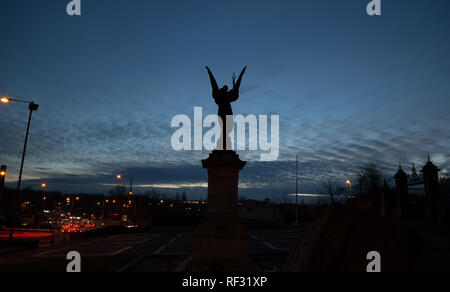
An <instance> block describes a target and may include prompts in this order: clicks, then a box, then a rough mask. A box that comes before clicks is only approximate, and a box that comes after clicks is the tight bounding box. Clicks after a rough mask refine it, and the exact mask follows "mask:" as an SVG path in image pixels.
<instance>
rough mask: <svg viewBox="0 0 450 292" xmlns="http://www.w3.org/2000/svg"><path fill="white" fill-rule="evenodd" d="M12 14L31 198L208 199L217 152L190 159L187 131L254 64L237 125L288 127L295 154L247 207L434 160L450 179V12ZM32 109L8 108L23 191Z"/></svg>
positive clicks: (390, 6) (9, 70)
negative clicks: (129, 183)
mask: <svg viewBox="0 0 450 292" xmlns="http://www.w3.org/2000/svg"><path fill="white" fill-rule="evenodd" d="M68 2H70V1H68V0H67V1H63V0H59V1H52V0H40V1H35V0H27V1H24V0H1V2H0V19H1V25H0V95H1V96H4V95H5V96H8V97H11V98H17V99H25V100H33V101H34V102H36V103H38V104H39V105H40V108H39V110H38V111H37V112H35V113H33V120H32V124H31V132H30V139H29V145H28V147H29V148H28V152H27V157H26V161H25V168H24V182H23V187H27V186H31V187H34V188H36V189H38V188H39V186H38V185H39V183H40V182H43V181H45V182H46V183H47V184H48V189H49V190H59V191H64V192H91V193H100V192H104V193H107V192H108V190H109V189H111V188H112V187H113V186H114V185H116V184H117V180H116V179H115V174H116V173H119V172H120V173H124V174H125V175H129V176H133V178H134V183H135V191H136V192H138V193H139V192H143V191H146V190H151V189H155V188H156V189H160V190H162V191H166V192H167V194H169V195H170V194H173V193H174V192H176V191H177V190H179V191H183V190H185V191H186V192H187V194H188V196H189V195H191V196H192V197H193V198H200V197H203V198H206V186H207V185H206V183H207V172H206V170H205V169H203V168H202V166H201V159H204V158H206V157H207V156H208V153H209V152H208V151H206V150H204V151H181V152H178V151H175V150H173V149H172V147H171V143H170V141H171V137H172V134H173V132H174V131H175V130H176V129H175V128H171V126H170V124H171V120H172V118H173V117H174V116H175V115H177V114H186V115H188V116H190V117H193V112H194V107H195V106H201V107H203V114H204V115H207V114H214V113H216V112H217V106H216V104H215V103H214V101H213V99H212V97H211V86H210V83H209V79H208V75H207V73H206V71H205V68H204V66H206V65H207V66H209V67H210V68H211V69H212V71H213V72H214V74H215V75H216V78H217V80H218V83H219V85H223V84H228V85H230V83H231V76H232V73H233V72H236V73H238V72H239V71H240V70H241V69H242V67H243V66H245V65H247V66H248V69H247V72H246V75H245V76H244V79H243V83H242V87H241V94H240V99H239V100H238V101H237V102H235V103H233V104H232V105H233V111H234V113H235V114H244V115H246V114H255V115H275V114H276V115H279V117H280V156H279V158H278V160H277V161H274V162H260V161H259V152H250V151H240V152H239V153H238V154H240V157H241V159H243V160H246V161H247V166H246V167H245V169H244V170H243V171H242V172H241V176H240V190H239V192H240V194H245V195H246V196H247V197H253V198H257V199H264V198H266V197H269V198H274V199H275V198H278V197H280V196H283V195H286V194H292V193H294V192H295V178H294V177H295V156H296V154H299V155H300V181H299V183H300V192H301V193H321V192H322V191H323V190H322V184H321V182H323V181H326V180H328V179H332V180H333V181H335V182H336V183H342V184H344V182H345V179H346V178H355V173H356V172H357V171H358V170H359V168H360V167H361V166H363V165H365V164H367V163H376V164H377V165H378V166H379V168H380V169H382V170H383V172H384V173H385V175H386V177H392V176H393V174H394V173H395V171H396V168H397V167H398V164H399V162H401V163H402V165H403V166H404V169H405V170H406V171H407V172H409V171H410V166H411V164H412V163H416V165H417V167H418V168H419V167H422V166H423V164H424V162H425V161H426V157H427V153H430V154H431V159H432V160H433V162H434V163H435V164H436V165H438V166H439V168H441V169H442V170H441V172H440V174H441V175H448V171H450V129H449V125H450V115H449V108H450V55H449V52H450V31H449V28H450V17H449V15H448V13H450V1H448V0H442V1H440V0H432V1H424V0H420V1H419V0H414V1H413V0H389V1H386V0H383V1H382V13H383V15H382V16H374V17H370V16H368V15H367V14H366V5H367V4H368V3H369V2H370V1H369V0H345V1H335V0H326V1H325V0H309V1H299V0H295V1H294V0H293V1H287V0H283V1H267V0H257V1H256V0H227V1H223V0H213V1H211V0H208V1H206V0H205V1H200V0H188V1H181V0H177V1H174V0H169V1H167V0H165V1H149V0H133V1H120V0H108V1H107V0H82V16H68V15H67V14H66V5H67V3H68ZM27 117H28V110H27V107H26V105H24V104H20V103H10V104H0V118H1V123H0V150H1V151H0V164H6V165H7V166H8V176H7V183H6V185H7V186H9V187H14V186H15V185H16V181H17V178H18V172H19V167H20V159H21V153H22V149H23V141H24V136H25V129H26V122H27Z"/></svg>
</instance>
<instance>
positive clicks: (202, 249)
mask: <svg viewBox="0 0 450 292" xmlns="http://www.w3.org/2000/svg"><path fill="white" fill-rule="evenodd" d="M202 164H203V168H206V169H207V170H208V208H207V211H206V214H205V217H204V219H203V221H202V223H201V224H200V226H199V227H198V229H197V231H196V233H195V247H194V254H193V255H192V256H191V258H190V259H189V261H188V263H187V265H186V269H187V270H188V271H224V272H232V271H249V270H250V264H249V260H248V235H247V232H246V230H245V227H244V226H243V225H242V224H241V223H240V222H239V218H238V216H237V201H238V179H239V171H240V170H241V169H243V168H244V166H245V161H242V160H240V159H239V155H237V154H236V152H234V151H217V150H216V151H213V152H212V153H211V154H210V155H209V158H208V159H205V160H202Z"/></svg>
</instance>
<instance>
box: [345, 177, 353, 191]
mask: <svg viewBox="0 0 450 292" xmlns="http://www.w3.org/2000/svg"><path fill="white" fill-rule="evenodd" d="M345 183H346V184H348V185H349V186H350V194H352V181H351V180H349V179H347V180H346V181H345Z"/></svg>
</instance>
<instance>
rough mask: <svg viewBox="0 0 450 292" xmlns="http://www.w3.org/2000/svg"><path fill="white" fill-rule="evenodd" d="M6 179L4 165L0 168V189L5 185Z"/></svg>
mask: <svg viewBox="0 0 450 292" xmlns="http://www.w3.org/2000/svg"><path fill="white" fill-rule="evenodd" d="M5 178H6V165H2V166H1V168H0V189H2V188H3V186H4V185H5Z"/></svg>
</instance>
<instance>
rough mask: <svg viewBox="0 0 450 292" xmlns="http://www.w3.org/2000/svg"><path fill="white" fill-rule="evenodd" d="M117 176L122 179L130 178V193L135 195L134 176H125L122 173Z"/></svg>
mask: <svg viewBox="0 0 450 292" xmlns="http://www.w3.org/2000/svg"><path fill="white" fill-rule="evenodd" d="M116 178H117V179H118V180H121V179H122V178H126V179H129V180H130V190H129V192H128V194H129V195H130V196H131V195H133V177H132V176H125V175H122V174H118V175H116Z"/></svg>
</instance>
